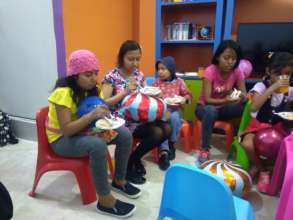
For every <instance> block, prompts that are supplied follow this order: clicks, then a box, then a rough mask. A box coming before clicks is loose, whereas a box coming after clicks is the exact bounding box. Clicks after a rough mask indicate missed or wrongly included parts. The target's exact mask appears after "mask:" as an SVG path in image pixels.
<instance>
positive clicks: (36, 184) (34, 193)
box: [28, 172, 44, 197]
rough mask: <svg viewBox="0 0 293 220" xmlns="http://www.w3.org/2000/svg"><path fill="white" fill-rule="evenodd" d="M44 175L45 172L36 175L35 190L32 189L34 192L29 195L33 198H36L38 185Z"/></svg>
mask: <svg viewBox="0 0 293 220" xmlns="http://www.w3.org/2000/svg"><path fill="white" fill-rule="evenodd" d="M43 174H44V172H42V173H41V172H37V173H36V175H35V179H34V184H33V188H32V191H30V192H29V193H28V194H29V196H31V197H35V196H36V188H37V186H38V183H39V181H40V179H41V177H42V175H43Z"/></svg>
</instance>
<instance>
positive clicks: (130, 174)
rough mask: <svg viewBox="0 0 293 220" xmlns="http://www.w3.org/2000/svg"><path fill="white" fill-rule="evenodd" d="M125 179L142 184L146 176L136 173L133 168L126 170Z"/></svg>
mask: <svg viewBox="0 0 293 220" xmlns="http://www.w3.org/2000/svg"><path fill="white" fill-rule="evenodd" d="M125 179H126V180H127V181H129V182H131V183H133V184H138V185H141V184H144V183H145V182H146V178H144V177H143V175H141V174H140V173H137V172H136V171H134V170H128V171H127V173H126V178H125Z"/></svg>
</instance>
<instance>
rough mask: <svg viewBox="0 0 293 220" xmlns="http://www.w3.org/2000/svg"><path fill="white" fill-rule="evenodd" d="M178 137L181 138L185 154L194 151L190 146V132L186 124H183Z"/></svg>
mask: <svg viewBox="0 0 293 220" xmlns="http://www.w3.org/2000/svg"><path fill="white" fill-rule="evenodd" d="M180 136H181V137H182V138H183V144H184V151H185V152H187V153H189V152H191V151H192V149H195V148H194V147H193V146H192V132H191V128H190V125H189V124H188V122H183V124H182V128H181V130H180Z"/></svg>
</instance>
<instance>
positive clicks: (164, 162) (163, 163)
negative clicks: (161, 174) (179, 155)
mask: <svg viewBox="0 0 293 220" xmlns="http://www.w3.org/2000/svg"><path fill="white" fill-rule="evenodd" d="M169 166H170V161H169V153H168V152H167V151H163V152H161V154H160V158H159V167H160V169H161V170H167V169H168V167H169Z"/></svg>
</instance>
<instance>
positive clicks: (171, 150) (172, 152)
mask: <svg viewBox="0 0 293 220" xmlns="http://www.w3.org/2000/svg"><path fill="white" fill-rule="evenodd" d="M168 143H169V160H174V159H175V157H176V148H175V147H174V144H175V143H174V142H171V141H169V142H168Z"/></svg>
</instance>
